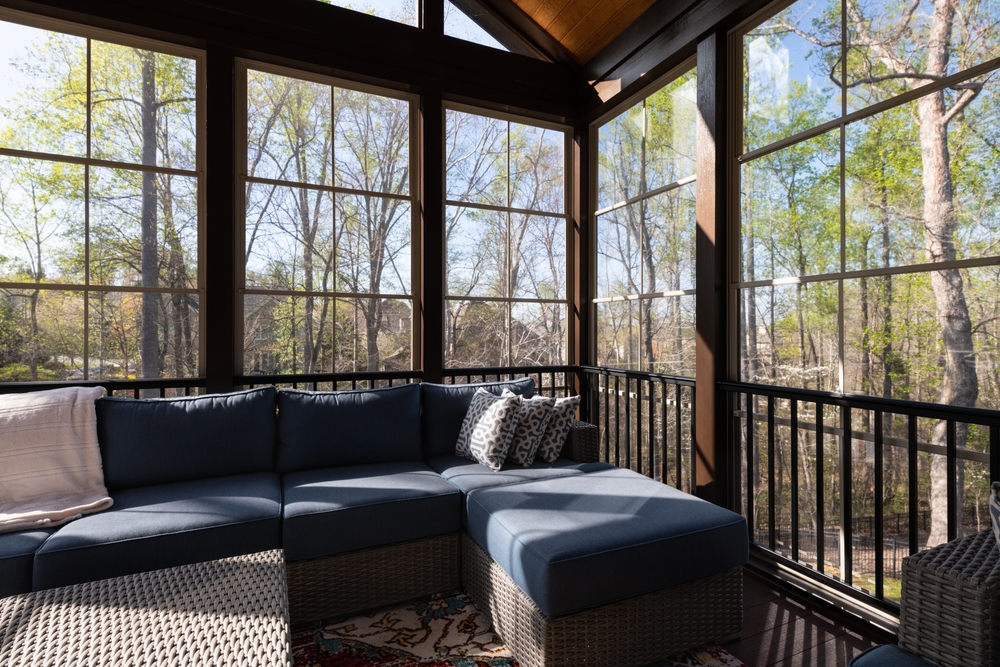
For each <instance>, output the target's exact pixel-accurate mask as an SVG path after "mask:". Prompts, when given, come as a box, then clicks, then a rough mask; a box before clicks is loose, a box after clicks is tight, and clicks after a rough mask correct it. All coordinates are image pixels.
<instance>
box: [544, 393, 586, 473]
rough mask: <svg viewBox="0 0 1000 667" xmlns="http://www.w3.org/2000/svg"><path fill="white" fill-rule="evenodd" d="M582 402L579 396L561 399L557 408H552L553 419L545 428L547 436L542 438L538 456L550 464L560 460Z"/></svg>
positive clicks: (557, 403) (557, 402)
mask: <svg viewBox="0 0 1000 667" xmlns="http://www.w3.org/2000/svg"><path fill="white" fill-rule="evenodd" d="M580 401H581V398H580V397H579V396H570V397H569V398H560V399H558V400H557V401H556V406H555V407H554V408H552V419H551V420H549V425H548V426H547V427H546V428H545V435H544V436H542V442H541V444H540V445H539V446H538V453H537V454H536V456H538V457H539V458H541V459H543V460H545V461H548V462H549V463H552V462H554V461H555V460H556V459H557V458H559V454H560V453H561V452H562V448H563V445H565V444H566V436H568V435H569V429H570V426H572V424H573V419H574V418H575V417H576V410H577V408H579V407H580Z"/></svg>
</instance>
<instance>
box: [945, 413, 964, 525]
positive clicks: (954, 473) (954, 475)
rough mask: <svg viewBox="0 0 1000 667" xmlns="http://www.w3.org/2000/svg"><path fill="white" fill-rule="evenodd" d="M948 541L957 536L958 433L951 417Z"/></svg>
mask: <svg viewBox="0 0 1000 667" xmlns="http://www.w3.org/2000/svg"><path fill="white" fill-rule="evenodd" d="M947 424H948V453H947V457H948V459H947V464H948V541H949V542H951V541H952V540H953V539H955V538H956V537H958V523H959V512H960V511H961V508H960V507H959V506H958V434H957V433H956V429H957V425H956V424H955V421H954V420H953V419H949V420H948V422H947Z"/></svg>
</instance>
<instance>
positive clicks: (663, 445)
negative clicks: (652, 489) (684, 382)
mask: <svg viewBox="0 0 1000 667" xmlns="http://www.w3.org/2000/svg"><path fill="white" fill-rule="evenodd" d="M669 466H670V462H669V461H668V460H667V381H666V380H664V379H663V378H660V481H661V482H663V483H664V484H667V483H669V481H670V480H669V479H668V477H667V474H668V472H669Z"/></svg>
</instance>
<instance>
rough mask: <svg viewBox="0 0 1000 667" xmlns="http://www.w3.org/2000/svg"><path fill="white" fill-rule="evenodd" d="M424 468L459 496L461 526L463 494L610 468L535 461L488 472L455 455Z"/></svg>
mask: <svg viewBox="0 0 1000 667" xmlns="http://www.w3.org/2000/svg"><path fill="white" fill-rule="evenodd" d="M427 465H429V466H430V467H431V468H433V469H434V470H436V471H437V472H439V473H440V474H441V476H442V477H444V478H445V479H446V480H448V481H449V482H450V483H452V484H454V485H455V487H457V488H458V489H459V490H460V491H461V492H462V493H463V498H462V525H463V526H465V525H466V523H467V521H468V510H467V508H466V504H467V503H468V498H467V497H465V494H468V493H469V492H470V491H472V490H473V489H485V488H488V487H491V486H505V485H507V484H520V483H521V482H531V481H534V480H537V479H549V478H552V477H566V476H568V475H580V474H583V473H585V472H590V471H592V470H603V469H608V468H613V467H614V466H612V465H610V464H607V463H577V462H575V461H572V460H570V459H556V460H555V461H554V462H552V463H546V462H545V461H542V460H540V459H539V460H537V461H535V462H534V463H532V464H531V465H530V466H528V467H527V468H525V467H523V466H519V465H505V466H504V467H503V468H501V469H500V470H490V469H489V468H487V467H486V466H484V465H482V464H481V463H476V462H475V461H470V460H469V459H467V458H464V457H461V456H456V455H455V454H447V455H445V456H435V457H434V458H432V459H430V460H429V461H427Z"/></svg>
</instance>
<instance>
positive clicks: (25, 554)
mask: <svg viewBox="0 0 1000 667" xmlns="http://www.w3.org/2000/svg"><path fill="white" fill-rule="evenodd" d="M54 532H56V529H55V528H46V529H43V530H26V531H22V532H20V533H3V534H0V598H5V597H7V596H8V595H19V594H21V593H30V592H31V564H32V562H33V561H34V559H35V552H36V551H38V549H39V548H40V547H41V546H42V544H43V543H44V542H45V540H47V539H48V537H49V535H51V534H52V533H54Z"/></svg>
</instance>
